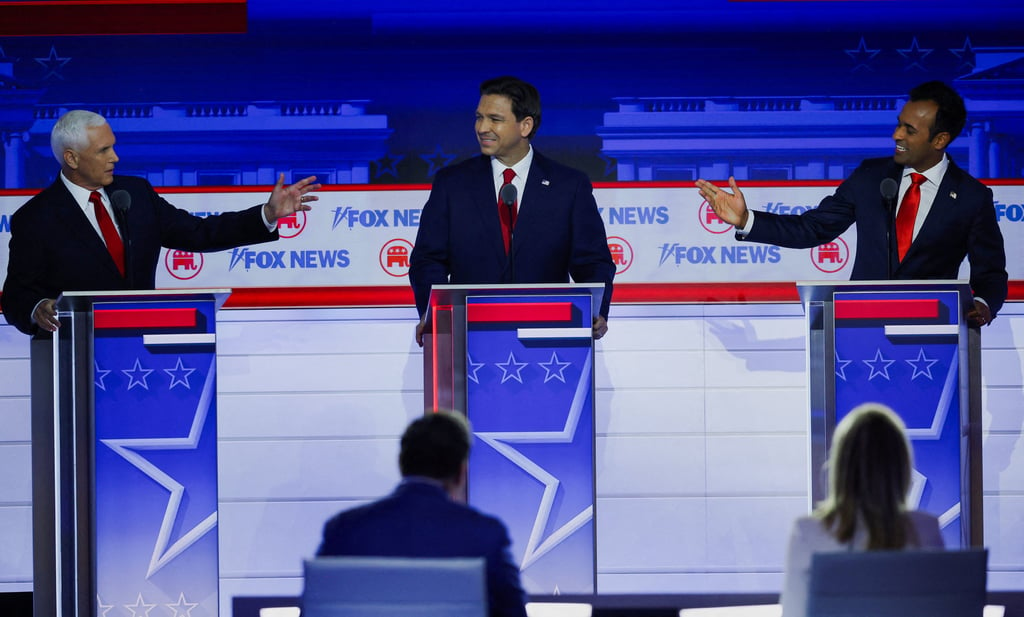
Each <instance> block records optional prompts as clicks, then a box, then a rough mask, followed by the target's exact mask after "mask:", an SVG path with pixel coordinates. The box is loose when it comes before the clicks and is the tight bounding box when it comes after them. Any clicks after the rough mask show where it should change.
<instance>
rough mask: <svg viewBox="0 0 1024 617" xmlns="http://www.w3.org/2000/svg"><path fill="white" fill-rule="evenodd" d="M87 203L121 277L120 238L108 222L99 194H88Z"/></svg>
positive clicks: (111, 223)
mask: <svg viewBox="0 0 1024 617" xmlns="http://www.w3.org/2000/svg"><path fill="white" fill-rule="evenodd" d="M89 202H90V203H91V204H92V207H93V210H94V211H95V212H96V220H97V221H98V222H99V224H100V232H102V234H103V242H104V243H106V245H107V250H108V251H110V256H111V257H113V258H114V264H116V265H117V269H118V271H119V272H120V273H121V276H124V243H123V242H121V236H119V235H117V228H116V227H114V221H112V220H110V215H109V214H107V209H106V208H104V207H103V200H102V199H100V194H99V192H97V191H93V192H92V193H90V194H89Z"/></svg>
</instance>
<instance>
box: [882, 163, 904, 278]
mask: <svg viewBox="0 0 1024 617" xmlns="http://www.w3.org/2000/svg"><path fill="white" fill-rule="evenodd" d="M878 191H879V192H880V193H881V194H882V199H884V200H885V207H886V209H888V210H889V224H888V225H886V228H885V247H886V249H887V251H886V252H887V258H888V259H887V264H888V265H887V267H888V269H889V272H888V274H889V280H892V252H893V248H892V237H893V235H894V234H893V230H894V229H896V193H898V192H899V191H900V185H899V183H898V182H896V180H894V179H892V178H886V179H884V180H882V183H881V184H879V185H878Z"/></svg>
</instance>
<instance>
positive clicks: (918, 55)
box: [896, 36, 932, 71]
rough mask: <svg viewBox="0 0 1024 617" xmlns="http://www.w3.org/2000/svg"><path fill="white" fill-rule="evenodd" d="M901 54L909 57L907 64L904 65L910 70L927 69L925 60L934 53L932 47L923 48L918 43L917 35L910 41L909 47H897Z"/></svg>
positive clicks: (906, 69) (904, 68)
mask: <svg viewBox="0 0 1024 617" xmlns="http://www.w3.org/2000/svg"><path fill="white" fill-rule="evenodd" d="M896 51H897V52H898V53H899V54H900V55H901V56H903V57H904V58H906V59H907V66H905V67H903V70H904V71H909V70H911V69H913V68H918V69H921V70H922V71H927V70H928V69H926V68H925V67H924V64H923V61H924V59H925V58H926V57H928V55H929V54H931V53H932V50H931V49H921V47H920V45H918V44H917V37H916V36H915V37H914V39H913V40H912V41H911V42H910V47H909V48H908V49H897V50H896Z"/></svg>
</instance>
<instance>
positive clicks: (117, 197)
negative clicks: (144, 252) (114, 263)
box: [110, 190, 135, 289]
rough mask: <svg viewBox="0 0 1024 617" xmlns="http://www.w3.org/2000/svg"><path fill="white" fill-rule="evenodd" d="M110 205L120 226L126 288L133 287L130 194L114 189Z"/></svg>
mask: <svg viewBox="0 0 1024 617" xmlns="http://www.w3.org/2000/svg"><path fill="white" fill-rule="evenodd" d="M110 205H111V206H113V207H114V216H116V217H117V224H118V226H120V228H121V237H122V239H123V240H124V273H125V278H127V279H128V289H134V288H135V281H134V278H135V277H134V276H133V272H132V240H131V237H130V236H129V235H128V210H130V209H131V207H132V196H131V195H130V194H129V193H128V191H125V190H117V191H114V192H113V193H111V194H110Z"/></svg>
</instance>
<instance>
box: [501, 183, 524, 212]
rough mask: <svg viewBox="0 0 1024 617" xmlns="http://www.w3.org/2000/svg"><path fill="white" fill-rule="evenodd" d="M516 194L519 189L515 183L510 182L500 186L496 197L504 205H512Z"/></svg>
mask: <svg viewBox="0 0 1024 617" xmlns="http://www.w3.org/2000/svg"><path fill="white" fill-rule="evenodd" d="M518 195H519V191H517V190H516V187H515V185H514V184H512V183H511V182H510V183H508V184H506V185H505V186H503V187H501V191H500V192H499V193H498V199H500V200H501V203H503V204H505V205H506V206H509V207H512V206H513V205H515V203H516V198H517V197H518Z"/></svg>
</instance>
